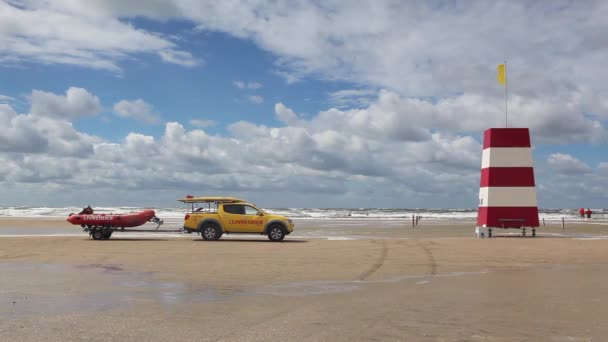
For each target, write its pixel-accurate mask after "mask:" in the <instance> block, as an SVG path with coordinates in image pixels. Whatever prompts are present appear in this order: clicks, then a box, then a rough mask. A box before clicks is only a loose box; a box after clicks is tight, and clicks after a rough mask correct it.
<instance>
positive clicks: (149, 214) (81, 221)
mask: <svg viewBox="0 0 608 342" xmlns="http://www.w3.org/2000/svg"><path fill="white" fill-rule="evenodd" d="M154 217H156V213H155V212H154V210H150V209H148V210H142V211H140V212H137V213H129V214H95V213H93V214H74V215H70V217H68V222H70V223H71V224H77V225H85V226H100V227H113V228H124V227H137V226H141V225H142V224H144V223H146V222H148V221H150V220H151V219H152V218H154Z"/></svg>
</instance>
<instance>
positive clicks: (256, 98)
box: [247, 95, 264, 104]
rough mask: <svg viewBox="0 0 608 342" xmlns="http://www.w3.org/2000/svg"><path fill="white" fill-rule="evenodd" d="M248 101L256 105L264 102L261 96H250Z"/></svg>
mask: <svg viewBox="0 0 608 342" xmlns="http://www.w3.org/2000/svg"><path fill="white" fill-rule="evenodd" d="M247 101H249V102H251V103H254V104H261V103H263V102H264V98H263V97H262V96H260V95H249V96H247Z"/></svg>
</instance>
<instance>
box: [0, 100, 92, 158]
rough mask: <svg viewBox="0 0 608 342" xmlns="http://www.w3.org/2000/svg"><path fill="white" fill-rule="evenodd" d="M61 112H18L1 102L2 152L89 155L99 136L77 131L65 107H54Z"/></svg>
mask: <svg viewBox="0 0 608 342" xmlns="http://www.w3.org/2000/svg"><path fill="white" fill-rule="evenodd" d="M51 109H55V110H59V111H60V113H53V112H51V111H49V110H47V111H45V112H44V113H45V115H44V116H41V115H36V114H18V113H17V112H16V111H15V110H14V109H13V108H11V107H10V106H8V105H6V104H0V125H2V127H3V129H2V130H0V153H2V152H7V153H28V154H36V155H37V154H40V153H44V154H47V155H49V156H53V157H63V156H81V157H82V156H86V155H88V154H90V153H92V151H93V144H94V143H96V142H98V141H99V139H98V138H95V137H92V136H89V135H87V134H84V133H81V132H78V131H76V130H75V129H74V128H73V127H72V124H71V123H70V122H68V121H67V119H69V116H65V115H64V113H65V112H64V110H65V108H62V106H58V107H55V108H53V107H51Z"/></svg>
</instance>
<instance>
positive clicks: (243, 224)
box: [178, 196, 294, 241]
mask: <svg viewBox="0 0 608 342" xmlns="http://www.w3.org/2000/svg"><path fill="white" fill-rule="evenodd" d="M178 201H180V202H183V203H186V204H187V205H188V210H187V213H186V216H185V218H184V231H185V232H189V233H192V232H197V233H200V234H201V236H202V238H203V240H219V238H221V237H222V235H223V234H261V235H266V236H268V239H270V241H282V240H283V239H284V238H285V235H289V234H291V232H293V227H294V224H293V222H292V221H291V220H290V219H289V218H287V217H285V216H281V215H273V214H268V213H266V212H265V211H263V210H261V209H258V208H257V207H256V206H255V205H253V204H251V203H248V202H247V201H245V200H242V199H240V198H235V197H193V196H187V197H186V198H182V199H179V200H178Z"/></svg>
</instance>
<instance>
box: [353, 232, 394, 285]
mask: <svg viewBox="0 0 608 342" xmlns="http://www.w3.org/2000/svg"><path fill="white" fill-rule="evenodd" d="M372 242H373V243H377V242H376V241H375V240H374V241H372ZM387 255H388V243H387V242H386V240H383V241H382V250H381V251H380V256H379V257H378V260H376V262H375V263H374V264H373V265H372V267H370V268H369V269H368V270H367V271H365V272H363V273H361V275H359V277H358V278H357V279H358V280H365V279H367V278H368V277H370V276H371V275H372V274H374V273H376V271H378V270H379V269H380V267H382V266H383V265H384V261H385V260H386V256H387Z"/></svg>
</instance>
